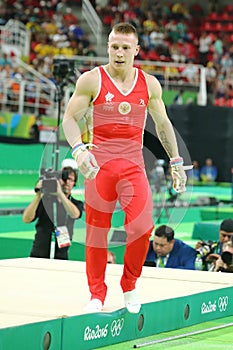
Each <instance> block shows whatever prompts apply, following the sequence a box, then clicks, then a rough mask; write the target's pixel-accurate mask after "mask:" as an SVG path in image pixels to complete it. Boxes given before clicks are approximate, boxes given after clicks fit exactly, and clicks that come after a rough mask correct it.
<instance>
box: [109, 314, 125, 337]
mask: <svg viewBox="0 0 233 350" xmlns="http://www.w3.org/2000/svg"><path fill="white" fill-rule="evenodd" d="M123 326H124V319H123V318H119V319H118V320H114V321H112V324H111V328H110V329H111V334H112V337H119V335H120V334H121V330H122V329H123Z"/></svg>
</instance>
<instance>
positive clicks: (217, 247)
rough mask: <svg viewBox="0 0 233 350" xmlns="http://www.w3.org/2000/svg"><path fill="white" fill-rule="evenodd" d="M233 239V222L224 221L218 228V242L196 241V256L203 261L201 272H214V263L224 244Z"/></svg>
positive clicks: (229, 220) (230, 220) (219, 255)
mask: <svg viewBox="0 0 233 350" xmlns="http://www.w3.org/2000/svg"><path fill="white" fill-rule="evenodd" d="M232 237H233V220H232V219H225V220H223V221H222V222H221V224H220V227H219V240H218V241H216V242H213V241H207V242H204V241H198V242H197V244H196V247H195V248H196V252H197V255H200V256H201V258H202V261H203V270H207V271H214V270H215V265H216V261H217V260H218V259H219V258H220V257H221V254H222V252H223V246H224V244H226V243H228V242H230V241H231V239H232Z"/></svg>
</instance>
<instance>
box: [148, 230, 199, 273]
mask: <svg viewBox="0 0 233 350" xmlns="http://www.w3.org/2000/svg"><path fill="white" fill-rule="evenodd" d="M174 234H175V233H174V230H173V229H172V228H171V227H169V226H166V225H162V226H159V227H158V228H157V229H156V230H155V234H154V239H153V241H150V246H149V250H148V253H147V256H146V261H145V263H144V265H145V266H156V267H166V268H175V269H187V270H194V269H195V266H194V264H195V258H196V251H195V249H193V248H192V247H190V246H188V245H187V244H185V243H184V242H182V241H181V240H179V239H175V238H174Z"/></svg>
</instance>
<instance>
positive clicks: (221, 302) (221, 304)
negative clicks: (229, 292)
mask: <svg viewBox="0 0 233 350" xmlns="http://www.w3.org/2000/svg"><path fill="white" fill-rule="evenodd" d="M227 305H228V296H225V297H219V298H218V308H219V311H220V312H223V311H226V309H227Z"/></svg>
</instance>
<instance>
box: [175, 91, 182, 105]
mask: <svg viewBox="0 0 233 350" xmlns="http://www.w3.org/2000/svg"><path fill="white" fill-rule="evenodd" d="M183 94H184V90H183V89H180V90H179V92H178V94H177V95H176V96H175V97H174V100H173V103H174V104H175V105H182V104H184V100H183Z"/></svg>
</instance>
